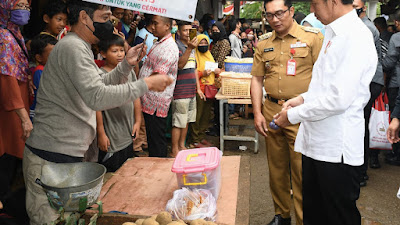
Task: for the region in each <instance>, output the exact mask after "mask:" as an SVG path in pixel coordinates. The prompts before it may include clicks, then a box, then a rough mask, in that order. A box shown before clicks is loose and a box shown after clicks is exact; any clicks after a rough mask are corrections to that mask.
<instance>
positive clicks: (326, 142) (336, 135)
mask: <svg viewBox="0 0 400 225" xmlns="http://www.w3.org/2000/svg"><path fill="white" fill-rule="evenodd" d="M377 62H378V57H377V54H376V49H375V44H374V40H373V37H372V34H371V31H370V30H369V29H368V28H367V27H366V26H365V25H364V23H363V22H362V21H361V20H360V19H359V18H358V16H357V14H356V12H355V10H352V11H351V12H349V13H347V14H346V15H344V16H342V17H340V18H338V19H336V20H335V21H333V22H332V23H330V24H328V25H327V26H326V31H325V39H324V43H323V45H322V48H321V51H320V53H319V57H318V60H317V61H316V63H315V64H314V68H313V71H312V78H311V83H310V86H309V89H308V91H307V92H306V93H303V94H302V97H303V98H304V104H302V105H300V106H297V107H294V108H292V109H290V110H289V111H288V119H289V121H290V122H291V123H292V124H296V123H300V122H301V124H300V128H299V132H298V134H297V138H296V142H295V151H296V152H300V153H302V154H303V155H305V156H308V157H310V158H313V159H315V160H318V161H325V162H332V163H340V162H341V161H342V157H343V162H344V163H345V164H348V165H352V166H359V165H362V164H363V162H364V133H365V131H364V129H365V125H364V113H363V109H364V106H365V105H366V104H367V102H368V100H369V98H370V92H369V84H370V83H371V80H372V77H373V76H374V74H375V71H376V66H377Z"/></svg>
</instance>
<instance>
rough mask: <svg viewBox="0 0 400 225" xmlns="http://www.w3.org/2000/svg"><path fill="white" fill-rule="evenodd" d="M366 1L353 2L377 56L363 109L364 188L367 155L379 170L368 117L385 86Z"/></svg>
mask: <svg viewBox="0 0 400 225" xmlns="http://www.w3.org/2000/svg"><path fill="white" fill-rule="evenodd" d="M365 3H366V0H354V1H353V7H354V8H355V9H356V12H357V14H358V17H360V19H361V20H362V21H363V22H364V24H365V25H366V26H367V27H368V29H369V30H370V31H371V32H372V35H373V37H374V42H375V48H376V52H377V54H378V66H377V68H376V72H375V76H374V77H373V78H372V82H371V84H370V86H369V88H370V89H369V90H370V92H371V98H370V100H369V102H368V104H367V105H366V106H365V108H364V118H365V136H364V164H363V165H362V167H361V172H362V174H361V178H360V186H361V187H363V186H366V185H367V180H368V175H367V169H368V159H369V155H370V156H371V159H370V160H371V168H379V167H380V165H379V161H378V154H377V153H378V152H377V150H370V149H369V130H368V126H369V117H370V115H371V109H372V104H373V103H374V102H375V99H376V98H377V97H378V96H379V94H380V93H381V91H382V88H383V86H384V84H385V82H384V78H383V70H382V48H381V42H380V40H379V31H378V29H376V27H375V25H374V23H372V22H371V20H369V18H368V17H367V14H366V9H367V7H366V6H365Z"/></svg>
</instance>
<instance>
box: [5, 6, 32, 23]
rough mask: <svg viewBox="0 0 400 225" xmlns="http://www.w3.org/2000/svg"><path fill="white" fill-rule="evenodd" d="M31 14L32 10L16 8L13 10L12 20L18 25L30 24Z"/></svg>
mask: <svg viewBox="0 0 400 225" xmlns="http://www.w3.org/2000/svg"><path fill="white" fill-rule="evenodd" d="M30 16H31V12H30V11H28V10H25V9H16V10H12V11H11V18H10V21H11V22H13V23H15V24H17V25H20V26H23V25H26V24H28V21H29V18H30Z"/></svg>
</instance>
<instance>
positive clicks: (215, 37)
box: [211, 32, 221, 41]
mask: <svg viewBox="0 0 400 225" xmlns="http://www.w3.org/2000/svg"><path fill="white" fill-rule="evenodd" d="M211 39H213V40H214V41H218V40H219V39H221V32H213V33H212V35H211Z"/></svg>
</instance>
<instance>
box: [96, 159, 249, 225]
mask: <svg viewBox="0 0 400 225" xmlns="http://www.w3.org/2000/svg"><path fill="white" fill-rule="evenodd" d="M173 162H174V159H173V158H155V157H154V158H153V157H136V158H134V159H131V160H128V161H127V162H125V164H124V165H123V166H122V167H121V168H120V169H119V170H118V171H117V172H116V173H114V174H112V176H111V178H109V179H108V180H107V181H106V182H105V184H104V185H103V187H102V189H101V193H100V196H99V200H100V201H102V202H103V211H104V212H109V211H121V212H126V213H128V215H119V214H105V215H103V216H102V217H100V218H99V219H98V222H97V224H98V225H103V224H104V225H106V224H107V225H108V224H118V225H119V224H122V223H123V222H134V221H135V220H136V219H137V218H144V217H150V216H152V215H154V214H158V213H160V212H161V211H164V210H165V206H166V204H167V202H168V200H169V199H171V198H172V196H173V192H174V191H175V190H177V189H178V184H177V178H176V174H175V173H173V172H171V167H172V164H173ZM249 174H250V158H249V157H248V156H223V157H222V160H221V192H220V194H219V198H218V200H217V213H218V215H217V224H219V225H234V224H240V225H248V224H249V208H250V175H249ZM89 215H90V212H89ZM89 215H88V216H89Z"/></svg>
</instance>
